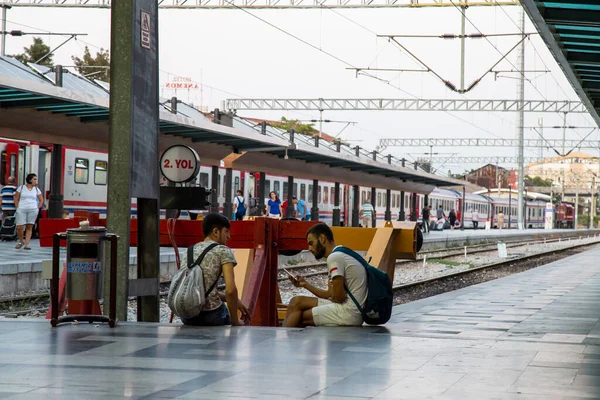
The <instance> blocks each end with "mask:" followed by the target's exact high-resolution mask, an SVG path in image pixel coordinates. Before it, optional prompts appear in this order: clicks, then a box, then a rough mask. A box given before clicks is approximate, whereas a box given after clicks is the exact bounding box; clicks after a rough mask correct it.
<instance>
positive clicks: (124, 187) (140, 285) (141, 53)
mask: <svg viewBox="0 0 600 400" xmlns="http://www.w3.org/2000/svg"><path fill="white" fill-rule="evenodd" d="M110 67H111V68H110V81H111V92H110V135H109V163H108V188H107V191H108V199H107V203H108V204H107V228H108V230H109V231H110V232H114V233H115V234H117V235H119V236H120V237H121V240H119V242H118V256H117V258H118V262H117V278H118V279H117V282H118V287H117V295H116V299H115V298H110V293H108V287H109V285H108V282H109V280H110V276H109V274H106V275H105V282H104V283H105V285H104V287H105V288H106V289H105V296H104V297H105V299H107V300H108V302H106V300H105V310H107V309H109V307H106V306H107V305H108V304H111V303H110V302H116V306H117V318H118V319H119V320H122V321H124V320H127V299H128V296H130V295H131V296H138V320H139V321H147V322H158V321H159V316H160V315H159V297H158V290H159V274H160V270H159V247H158V246H159V241H158V239H159V232H158V222H159V220H158V218H159V208H158V193H159V190H158V188H159V172H158V165H157V160H158V122H159V121H158V114H159V110H158V100H159V98H158V91H159V85H158V3H157V2H156V1H155V0H154V1H153V0H136V1H115V2H112V6H111V65H110ZM132 198H136V199H137V218H138V257H137V259H138V276H137V279H136V280H132V281H131V282H130V281H129V232H130V220H131V199H132ZM111 246H112V244H111Z"/></svg>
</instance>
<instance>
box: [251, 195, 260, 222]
mask: <svg viewBox="0 0 600 400" xmlns="http://www.w3.org/2000/svg"><path fill="white" fill-rule="evenodd" d="M248 215H250V216H253V217H258V216H260V211H259V210H258V205H257V204H256V198H255V197H252V194H250V193H248Z"/></svg>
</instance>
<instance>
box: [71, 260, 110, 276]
mask: <svg viewBox="0 0 600 400" xmlns="http://www.w3.org/2000/svg"><path fill="white" fill-rule="evenodd" d="M67 272H68V273H70V274H73V273H79V274H96V275H98V274H100V273H101V272H102V263H101V262H97V261H96V262H70V263H67Z"/></svg>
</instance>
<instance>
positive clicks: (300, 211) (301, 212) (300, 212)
mask: <svg viewBox="0 0 600 400" xmlns="http://www.w3.org/2000/svg"><path fill="white" fill-rule="evenodd" d="M292 201H293V202H294V204H295V205H296V212H297V214H296V218H299V219H300V221H310V208H308V206H307V205H306V202H305V201H304V200H298V198H297V197H292Z"/></svg>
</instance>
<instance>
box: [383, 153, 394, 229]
mask: <svg viewBox="0 0 600 400" xmlns="http://www.w3.org/2000/svg"><path fill="white" fill-rule="evenodd" d="M387 159H388V164H391V163H392V155H391V154H390V155H388V157H387ZM391 207H392V191H391V190H390V189H387V190H386V191H385V215H384V219H385V220H386V221H391V220H392V211H391Z"/></svg>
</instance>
